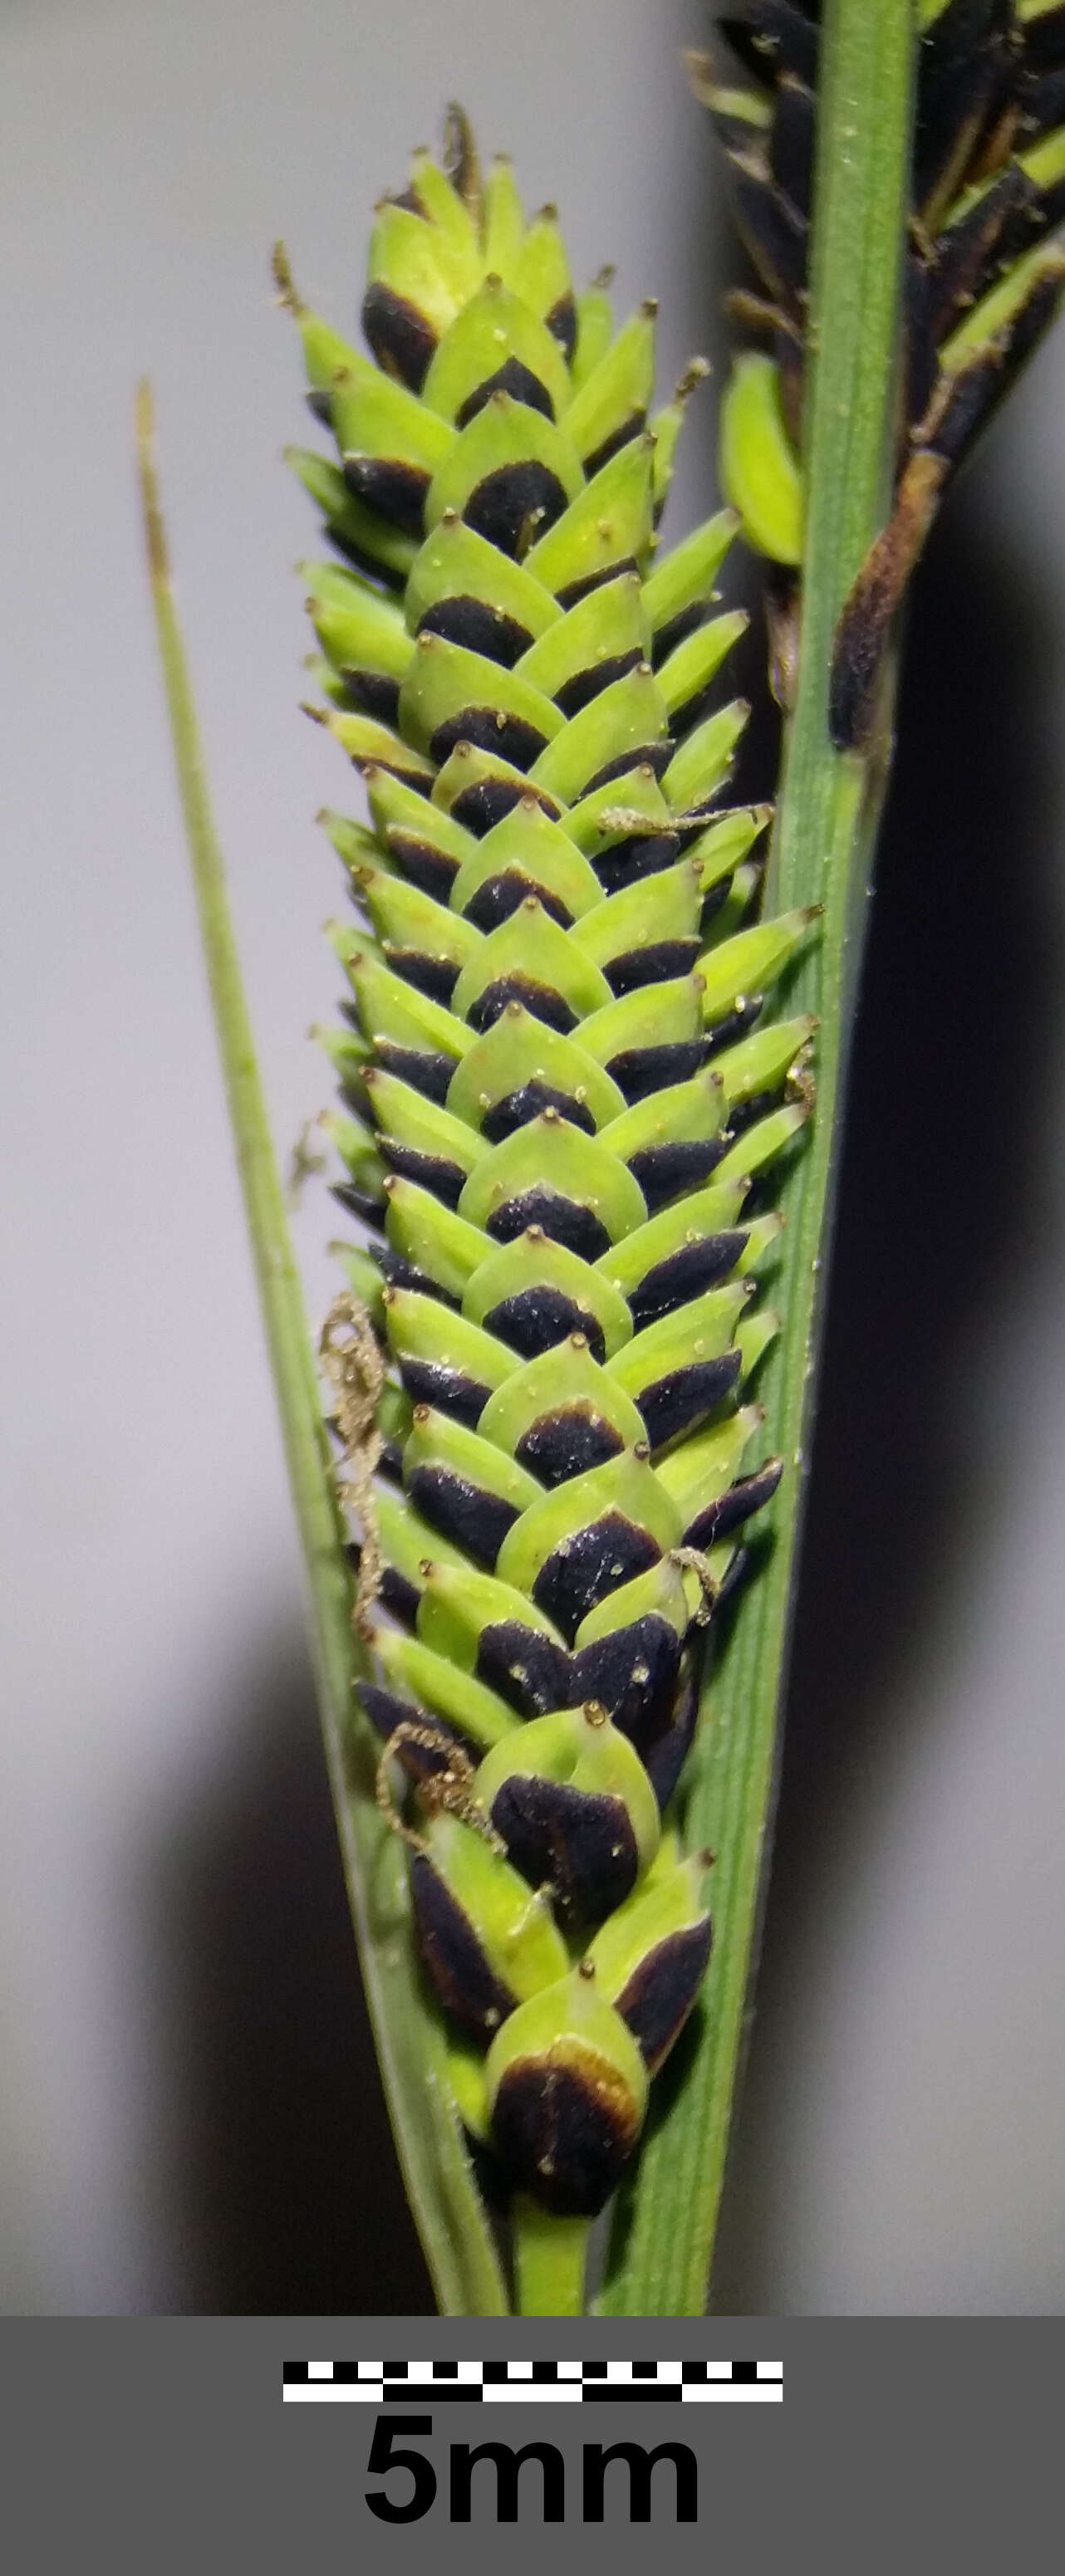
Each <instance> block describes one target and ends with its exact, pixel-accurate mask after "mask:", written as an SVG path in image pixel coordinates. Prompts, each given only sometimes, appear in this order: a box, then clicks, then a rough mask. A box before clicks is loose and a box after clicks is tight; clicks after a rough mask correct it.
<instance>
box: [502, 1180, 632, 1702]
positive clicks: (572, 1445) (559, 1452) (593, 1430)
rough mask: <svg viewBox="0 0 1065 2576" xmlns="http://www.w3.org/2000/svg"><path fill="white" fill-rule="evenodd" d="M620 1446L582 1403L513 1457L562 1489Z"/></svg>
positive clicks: (542, 1420) (545, 1425) (532, 1435)
mask: <svg viewBox="0 0 1065 2576" xmlns="http://www.w3.org/2000/svg"><path fill="white" fill-rule="evenodd" d="M541 1222H542V1220H541ZM624 1446H625V1443H624V1441H623V1439H622V1437H621V1433H620V1431H615V1429H614V1426H613V1424H612V1423H611V1422H608V1421H607V1420H606V1417H605V1415H604V1414H601V1413H597V1412H596V1411H595V1408H594V1406H593V1405H592V1404H591V1403H590V1402H589V1401H587V1400H584V1401H582V1402H581V1403H579V1404H568V1405H563V1406H561V1407H560V1408H559V1410H558V1412H557V1413H541V1414H540V1415H539V1416H538V1418H537V1420H536V1421H535V1422H531V1423H530V1425H529V1428H528V1430H527V1431H526V1432H525V1434H524V1436H523V1438H522V1439H521V1440H519V1442H518V1446H517V1448H516V1450H515V1452H514V1455H515V1458H516V1459H517V1462H518V1465H519V1466H520V1467H527V1468H528V1470H529V1473H530V1475H533V1476H538V1477H539V1479H540V1482H541V1484H542V1485H565V1484H568V1482H569V1479H570V1477H571V1476H583V1475H586V1474H587V1472H588V1469H589V1468H590V1467H602V1466H605V1464H606V1461H607V1459H608V1458H616V1457H617V1456H618V1455H619V1453H620V1451H621V1450H622V1449H623V1448H624ZM580 1695H581V1696H582V1697H583V1696H584V1694H583V1693H582V1694H580ZM597 1696H598V1697H603V1696H605V1694H604V1693H598V1694H597V1693H595V1692H593V1693H592V1697H593V1698H594V1697H597ZM559 1705H560V1706H562V1705H564V1703H562V1702H560V1703H559Z"/></svg>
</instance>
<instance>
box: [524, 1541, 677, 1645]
mask: <svg viewBox="0 0 1065 2576" xmlns="http://www.w3.org/2000/svg"><path fill="white" fill-rule="evenodd" d="M661 1553H662V1551H661V1548H660V1547H659V1545H658V1541H657V1539H654V1538H652V1536H651V1533H650V1531H649V1530H646V1529H640V1528H639V1527H638V1526H637V1524H636V1522H635V1521H630V1520H628V1519H626V1517H625V1515H624V1513H622V1512H618V1511H608V1512H604V1513H603V1514H602V1515H601V1517H600V1519H599V1520H596V1521H593V1522H592V1523H591V1525H590V1527H589V1528H587V1529H583V1530H576V1531H574V1533H573V1535H572V1537H570V1538H568V1539H566V1540H564V1541H563V1543H562V1545H561V1546H559V1547H557V1548H555V1549H554V1550H553V1552H552V1554H551V1555H550V1556H549V1557H547V1558H545V1561H544V1563H543V1565H542V1566H541V1568H540V1571H539V1574H538V1575H537V1577H536V1581H535V1583H534V1584H533V1599H534V1601H535V1602H536V1605H537V1608H538V1609H540V1610H543V1611H544V1612H545V1614H546V1616H547V1618H549V1619H553V1621H554V1623H555V1626H556V1628H561V1630H562V1634H563V1636H564V1637H568V1638H569V1639H570V1641H571V1642H572V1639H573V1637H574V1635H575V1634H576V1631H577V1629H578V1628H579V1626H580V1624H581V1620H582V1619H586V1618H587V1616H588V1612H589V1610H594V1609H595V1606H596V1603H597V1602H598V1601H602V1600H604V1599H605V1597H606V1595H607V1593H608V1592H616V1591H617V1590H618V1589H619V1587H620V1586H621V1585H622V1584H623V1583H632V1582H634V1581H635V1578H636V1576H637V1575H638V1574H645V1573H646V1572H647V1571H648V1568H649V1567H650V1566H652V1565H657V1563H658V1560H659V1557H660V1556H661Z"/></svg>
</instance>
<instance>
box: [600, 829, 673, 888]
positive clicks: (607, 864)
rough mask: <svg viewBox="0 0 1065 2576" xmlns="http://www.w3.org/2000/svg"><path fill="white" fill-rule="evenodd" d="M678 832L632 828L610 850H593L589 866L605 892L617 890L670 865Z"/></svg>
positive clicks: (658, 873)
mask: <svg viewBox="0 0 1065 2576" xmlns="http://www.w3.org/2000/svg"><path fill="white" fill-rule="evenodd" d="M692 837H693V838H694V834H693V835H692ZM680 846H681V835H680V833H679V832H634V833H633V834H632V836H631V839H629V840H625V841H615V842H614V844H613V846H612V848H610V849H609V850H600V851H599V853H598V855H595V854H594V853H593V857H592V866H593V867H594V869H595V873H596V875H597V877H598V879H599V883H600V885H601V886H602V889H603V893H604V894H620V893H621V892H622V890H623V888H624V887H625V886H630V885H635V884H636V883H637V880H638V879H639V878H640V877H655V876H658V875H660V873H661V871H662V869H663V868H671V867H672V865H673V862H674V860H675V859H676V858H677V856H678V855H679V852H680Z"/></svg>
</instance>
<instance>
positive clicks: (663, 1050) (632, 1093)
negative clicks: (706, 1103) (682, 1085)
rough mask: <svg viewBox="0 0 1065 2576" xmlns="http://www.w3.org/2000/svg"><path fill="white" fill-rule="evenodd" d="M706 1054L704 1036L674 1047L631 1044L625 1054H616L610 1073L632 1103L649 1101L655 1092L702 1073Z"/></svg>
mask: <svg viewBox="0 0 1065 2576" xmlns="http://www.w3.org/2000/svg"><path fill="white" fill-rule="evenodd" d="M704 1053H705V1041H704V1040H703V1039H702V1038H685V1039H683V1040H682V1041H680V1042H678V1043H677V1044H676V1045H672V1046H650V1047H627V1048H626V1049H625V1052H624V1054H622V1055H615V1056H612V1057H611V1059H610V1062H609V1064H608V1066H607V1072H608V1073H609V1074H610V1075H611V1077H612V1079H613V1081H614V1082H616V1083H617V1086H618V1090H619V1091H620V1092H621V1093H622V1094H623V1096H624V1098H625V1099H626V1100H627V1101H629V1103H630V1104H632V1105H635V1103H636V1101H638V1100H646V1099H647V1097H648V1094H649V1093H650V1092H652V1091H663V1090H665V1089H666V1088H667V1087H669V1086H671V1085H673V1084H675V1083H678V1082H690V1081H691V1078H692V1075H693V1073H698V1072H699V1069H700V1067H701V1065H702V1062H703V1056H704Z"/></svg>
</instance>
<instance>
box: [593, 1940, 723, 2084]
mask: <svg viewBox="0 0 1065 2576" xmlns="http://www.w3.org/2000/svg"><path fill="white" fill-rule="evenodd" d="M709 1957H710V1919H709V1916H708V1915H704V1917H703V1920H702V1922H700V1923H692V1924H689V1925H688V1926H687V1928H686V1930H685V1931H683V1932H673V1933H671V1934H670V1936H669V1939H668V1940H666V1941H659V1942H658V1943H657V1945H656V1947H655V1948H654V1949H653V1950H652V1951H651V1953H650V1956H649V1957H648V1958H646V1959H644V1960H642V1961H641V1963H640V1966H639V1967H638V1968H637V1970H636V1973H635V1975H634V1976H632V1977H630V1979H629V1982H628V1985H627V1986H626V1987H625V1990H624V1993H623V1994H620V1995H619V1996H618V1999H617V2005H616V2009H617V2011H618V2012H619V2013H620V2014H621V2018H622V2021H624V2022H627V2023H628V2026H629V2029H630V2030H631V2032H632V2036H633V2038H634V2040H635V2042H636V2045H637V2048H638V2049H639V2051H640V2055H641V2057H642V2058H643V2060H644V2063H645V2065H646V2067H647V2070H648V2073H649V2074H651V2075H654V2074H655V2073H656V2071H657V2069H658V2068H659V2067H660V2066H661V2064H662V2060H663V2058H664V2057H667V2056H668V2054H669V2051H670V2049H671V2048H672V2046H673V2042H674V2040H675V2039H676V2038H677V2037H678V2035H679V2033H680V2031H681V2030H682V2029H683V2027H684V2024H685V2022H686V2021H687V2018H688V2015H689V2013H690V2011H691V2008H692V2005H693V2003H694V2002H695V1999H696V1996H697V1994H698V1992H699V1988H700V1985H701V1984H702V1980H703V1978H704V1976H705V1974H706V1966H707V1961H708V1959H709Z"/></svg>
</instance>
